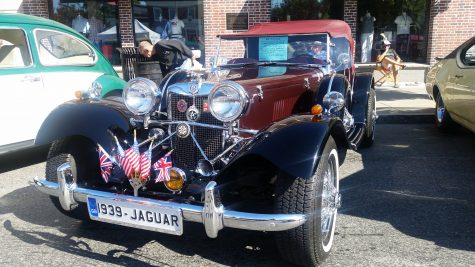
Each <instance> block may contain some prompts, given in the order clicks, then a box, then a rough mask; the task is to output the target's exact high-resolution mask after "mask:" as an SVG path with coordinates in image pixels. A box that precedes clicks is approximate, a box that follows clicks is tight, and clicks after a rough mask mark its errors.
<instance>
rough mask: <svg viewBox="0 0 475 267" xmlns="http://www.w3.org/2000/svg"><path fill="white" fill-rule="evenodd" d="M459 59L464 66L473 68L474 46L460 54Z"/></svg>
mask: <svg viewBox="0 0 475 267" xmlns="http://www.w3.org/2000/svg"><path fill="white" fill-rule="evenodd" d="M460 59H461V60H462V63H463V64H464V65H468V66H475V44H472V45H471V46H469V47H468V48H467V49H465V50H464V51H463V52H462V54H461V58H460Z"/></svg>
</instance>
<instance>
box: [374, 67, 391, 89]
mask: <svg viewBox="0 0 475 267" xmlns="http://www.w3.org/2000/svg"><path fill="white" fill-rule="evenodd" d="M374 70H375V71H377V72H379V73H381V75H382V76H381V78H379V79H378V80H377V81H376V82H375V85H377V86H381V85H383V83H384V82H386V81H390V82H394V75H393V71H392V69H386V68H385V67H383V66H382V65H381V62H376V66H375V68H374Z"/></svg>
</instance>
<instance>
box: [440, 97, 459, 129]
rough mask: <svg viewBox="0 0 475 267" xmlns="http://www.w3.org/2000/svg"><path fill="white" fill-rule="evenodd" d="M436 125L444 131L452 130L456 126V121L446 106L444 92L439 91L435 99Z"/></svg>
mask: <svg viewBox="0 0 475 267" xmlns="http://www.w3.org/2000/svg"><path fill="white" fill-rule="evenodd" d="M435 125H436V126H437V129H439V131H441V132H443V133H447V132H451V131H453V130H454V128H455V123H454V121H453V120H452V118H451V117H450V114H449V112H448V111H447V109H446V108H445V103H444V100H443V99H442V94H441V93H440V92H439V93H438V94H437V98H436V100H435Z"/></svg>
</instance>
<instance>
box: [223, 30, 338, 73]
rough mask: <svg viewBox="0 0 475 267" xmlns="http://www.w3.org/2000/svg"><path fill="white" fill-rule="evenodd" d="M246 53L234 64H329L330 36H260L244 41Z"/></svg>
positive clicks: (235, 60) (234, 61)
mask: <svg viewBox="0 0 475 267" xmlns="http://www.w3.org/2000/svg"><path fill="white" fill-rule="evenodd" d="M243 41H244V45H245V51H244V55H243V57H242V58H238V59H234V60H231V61H230V62H228V63H230V64H232V63H258V62H282V63H304V64H322V65H324V64H327V63H328V60H329V57H328V35H327V34H313V35H291V36H259V37H247V38H244V39H243Z"/></svg>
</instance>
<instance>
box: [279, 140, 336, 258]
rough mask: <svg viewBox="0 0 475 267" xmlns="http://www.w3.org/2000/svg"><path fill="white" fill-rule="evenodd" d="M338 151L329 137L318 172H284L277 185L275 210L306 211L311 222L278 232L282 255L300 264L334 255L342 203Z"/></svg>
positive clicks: (308, 220)
mask: <svg viewBox="0 0 475 267" xmlns="http://www.w3.org/2000/svg"><path fill="white" fill-rule="evenodd" d="M338 166H339V162H338V151H337V146H336V143H335V141H334V140H333V138H332V137H329V139H328V141H327V143H326V145H325V148H324V150H323V152H322V156H321V158H320V161H319V163H318V166H317V169H316V171H315V174H314V175H313V176H312V177H310V178H308V179H304V178H300V177H291V176H290V175H288V174H283V173H282V174H280V175H279V177H278V180H277V184H276V194H275V196H276V201H275V211H276V213H280V214H282V213H283V214H306V215H307V216H308V217H307V221H306V222H305V223H304V224H303V225H301V226H299V227H297V228H294V229H291V230H287V231H283V232H277V233H276V243H277V247H278V249H279V251H280V254H281V255H282V257H283V258H284V259H285V260H287V261H289V262H291V263H293V264H297V265H302V266H315V265H319V264H321V263H322V262H323V261H324V260H325V259H326V258H327V257H328V255H329V254H330V251H331V248H332V245H333V237H334V233H335V224H336V216H337V208H335V207H338V206H339V203H340V195H339V181H338V179H339V172H338Z"/></svg>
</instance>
